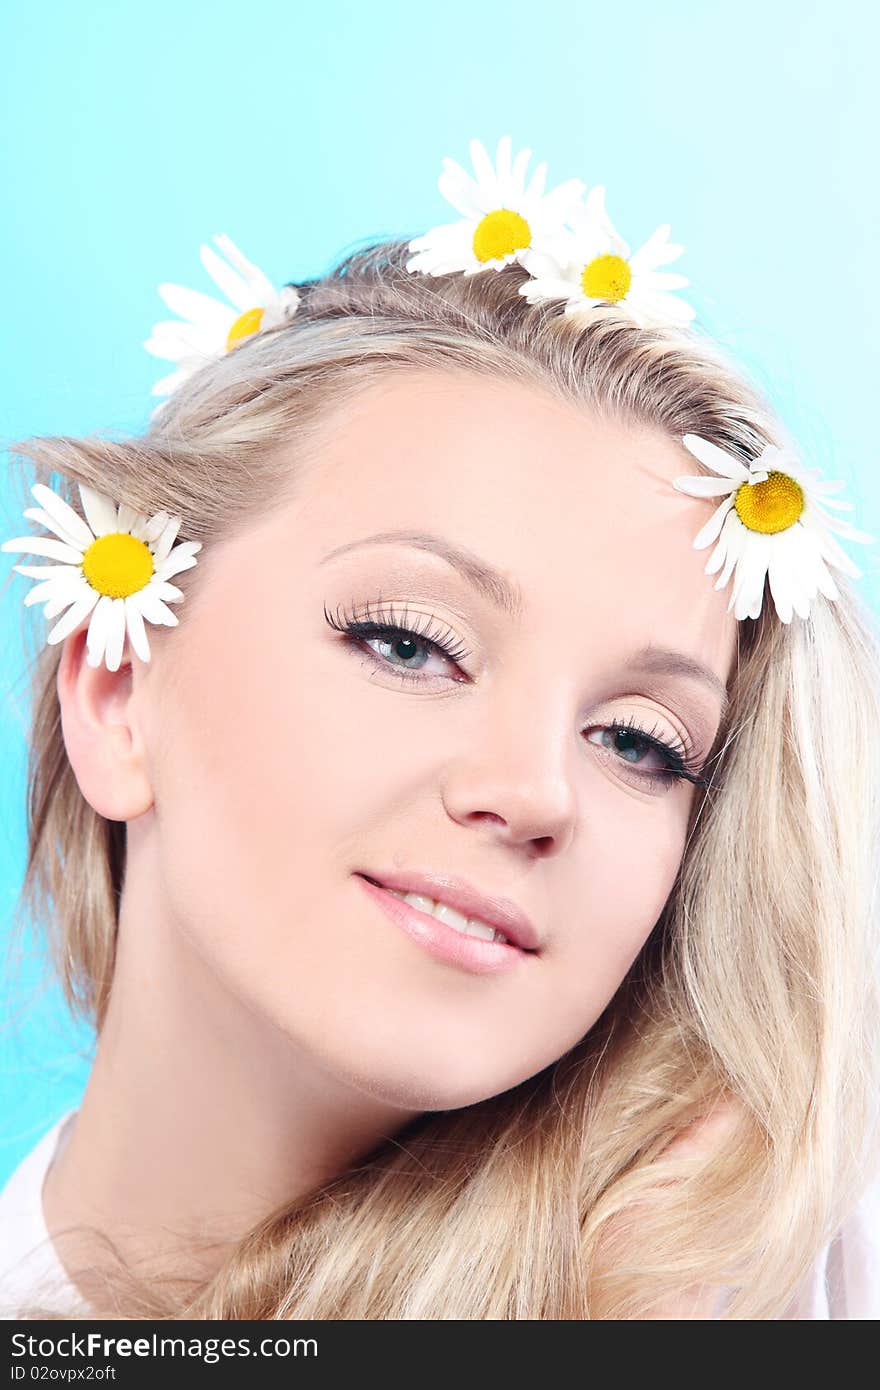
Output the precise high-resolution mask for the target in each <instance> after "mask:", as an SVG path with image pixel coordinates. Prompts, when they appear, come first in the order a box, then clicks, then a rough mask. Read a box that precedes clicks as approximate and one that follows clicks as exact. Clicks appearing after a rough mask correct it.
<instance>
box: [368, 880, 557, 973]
mask: <svg viewBox="0 0 880 1390" xmlns="http://www.w3.org/2000/svg"><path fill="white" fill-rule="evenodd" d="M355 878H357V879H358V880H359V882H360V883H361V884H362V886H363V889H364V892H365V893H367V894H368V895H369V896H370V897H371V898H372V899H373V901H374V902H375V903H376V904H377V905H378V906H379V907H381V908H382V910H383V911H384V912H385V913H386V915H387V916H388V917H390V918H391V921H392V922H394V923H395V925H396V926H398V927H400V928H402V930H403V931H405V932H406V934H407V936H409V937H410V938H411V939H412V940H413V941H415V942H416V944H417V945H419V946H421V947H422V949H423V950H425V951H427V953H428V955H430V956H434V957H435V959H437V960H442V961H445V962H446V963H447V964H449V965H455V966H458V967H459V968H460V969H462V970H469V971H470V972H471V973H472V974H476V975H497V974H500V973H502V972H504V971H506V970H512V969H514V967H516V966H520V967H521V966H523V965H524V964H525V962H526V961H529V960H532V959H533V958H534V959H537V952H536V951H523V950H521V949H520V947H519V946H512V945H508V944H507V943H506V942H503V941H484V940H483V939H482V938H481V937H478V936H465V935H464V934H463V933H462V932H460V931H456V930H455V928H454V927H450V926H449V925H448V924H447V923H446V922H441V921H440V919H439V917H434V916H433V915H432V914H431V913H429V912H420V911H419V909H418V908H417V907H413V906H412V905H411V904H410V903H407V902H404V900H403V899H402V898H396V897H395V896H394V894H393V893H390V892H389V891H388V889H387V888H383V887H382V885H381V884H379V883H373V882H372V881H371V880H370V879H369V878H367V877H366V876H365V875H364V874H355ZM401 891H415V890H401Z"/></svg>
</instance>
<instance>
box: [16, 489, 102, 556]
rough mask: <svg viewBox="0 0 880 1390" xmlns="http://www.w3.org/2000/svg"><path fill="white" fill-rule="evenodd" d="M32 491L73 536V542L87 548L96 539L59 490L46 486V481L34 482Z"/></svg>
mask: <svg viewBox="0 0 880 1390" xmlns="http://www.w3.org/2000/svg"><path fill="white" fill-rule="evenodd" d="M31 492H32V493H33V495H34V497H35V498H36V499H37V501H38V502H40V503H41V504H42V506H43V507H44V508H45V510H46V511H47V512H48V513H49V515H50V516H52V517H54V518H55V520H56V521H57V522H58V523H59V524H60V525H61V526H62V527H63V529H64V530H65V531H66V532H67V535H68V536H70V537H71V538H72V543H74V544H76V545H77V546H79V548H80V549H81V550H87V549H88V547H89V546H90V545H91V543H92V541H93V540H94V536H93V535H92V533H91V531H90V530H89V528H88V526H86V523H85V522H84V521H83V519H82V517H81V516H79V514H78V513H77V512H75V511H74V510H73V507H71V506H70V504H69V503H68V502H65V500H64V498H63V497H59V495H58V493H57V492H53V491H52V489H51V488H50V487H46V485H45V483H34V485H33V487H32V488H31Z"/></svg>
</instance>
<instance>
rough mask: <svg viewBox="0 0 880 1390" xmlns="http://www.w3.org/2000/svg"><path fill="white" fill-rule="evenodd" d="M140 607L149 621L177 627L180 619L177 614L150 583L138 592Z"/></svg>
mask: <svg viewBox="0 0 880 1390" xmlns="http://www.w3.org/2000/svg"><path fill="white" fill-rule="evenodd" d="M138 608H139V609H140V611H141V613H142V614H143V615H144V617H145V618H146V619H147V621H148V622H151V623H158V624H160V625H164V626H165V627H176V626H177V624H178V622H179V621H180V620H179V618H178V616H177V614H176V613H173V612H172V611H171V609H170V608H167V607H166V605H165V604H164V603H163V602H162V600H161V598H159V597H158V595H157V594H156V593H155V592H154V590H153V586H152V584H148V585H147V587H146V588H145V589H141V591H140V593H139V594H138Z"/></svg>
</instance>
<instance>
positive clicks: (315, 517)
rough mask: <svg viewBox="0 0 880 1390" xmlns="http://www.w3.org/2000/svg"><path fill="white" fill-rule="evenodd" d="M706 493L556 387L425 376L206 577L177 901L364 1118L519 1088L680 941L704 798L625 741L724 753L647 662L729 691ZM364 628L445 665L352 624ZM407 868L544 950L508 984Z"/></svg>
mask: <svg viewBox="0 0 880 1390" xmlns="http://www.w3.org/2000/svg"><path fill="white" fill-rule="evenodd" d="M692 471H693V461H692V459H691V457H690V455H689V454H688V453H687V451H686V450H685V449H684V447H683V446H681V445H679V444H676V443H673V442H670V441H669V440H668V439H666V438H665V437H662V436H661V435H659V434H656V433H654V432H652V431H649V430H644V429H636V428H633V427H624V426H622V425H618V424H600V423H597V422H596V421H595V420H594V419H592V418H591V417H590V416H589V415H588V414H587V413H585V412H584V411H583V410H581V409H579V408H577V407H576V406H574V405H567V404H566V403H564V402H561V401H559V400H557V399H555V398H554V397H552V396H550V395H549V394H545V393H544V392H543V391H541V390H539V389H538V388H530V387H525V386H522V385H515V384H512V383H508V382H504V381H501V380H497V381H496V380H489V379H481V378H479V377H476V376H468V375H465V374H457V373H456V374H448V375H443V374H440V373H429V372H421V371H420V372H413V373H408V374H406V375H398V376H392V377H388V378H385V379H384V380H382V381H380V382H379V383H378V384H376V385H375V386H373V387H371V388H370V389H369V390H368V391H367V392H365V393H364V394H363V395H362V396H361V397H360V398H359V399H357V400H356V401H355V402H354V403H350V404H349V405H348V406H347V407H346V408H345V409H344V410H342V411H341V412H340V413H339V414H338V415H337V416H336V417H335V419H334V421H333V423H332V427H329V428H328V429H327V431H326V435H325V439H324V442H323V444H322V445H321V449H320V451H319V456H318V457H317V458H316V460H315V461H314V462H312V463H310V464H309V465H308V466H307V467H306V468H305V470H304V471H303V472H302V473H301V474H300V476H299V479H298V482H297V488H298V496H297V499H296V500H295V501H285V502H284V503H283V504H282V503H279V506H278V508H277V510H276V511H275V512H274V513H272V514H270V515H269V516H267V517H266V519H265V520H264V521H261V522H259V523H258V524H256V525H254V526H253V527H251V528H250V529H249V530H248V531H247V533H246V534H242V535H240V536H237V537H235V538H234V539H232V540H230V541H227V542H225V543H223V544H221V545H215V546H214V547H213V548H212V550H211V552H210V554H209V553H208V551H207V548H206V550H205V551H204V552H202V555H201V556H200V563H202V564H204V565H205V567H206V568H205V571H204V572H203V574H202V575H201V576H200V579H202V580H203V582H204V587H203V588H202V589H201V591H200V592H199V594H198V596H197V597H198V601H197V602H196V597H195V596H194V597H193V600H192V602H191V603H190V604H189V605H187V602H186V600H184V602H183V604H182V605H181V608H180V610H179V613H180V627H179V628H178V629H177V631H176V632H175V634H174V638H173V645H171V646H169V649H168V651H167V652H166V653H164V654H162V653H159V655H160V659H162V658H166V657H167V662H166V666H165V669H164V670H163V671H162V672H161V676H159V675H158V673H157V679H158V682H159V683H158V685H157V687H156V689H157V690H158V691H159V700H158V703H159V704H160V705H161V725H160V722H159V710H158V706H157V710H156V713H155V716H154V723H153V728H152V737H151V740H150V775H151V788H152V794H153V797H154V811H151V812H150V815H151V816H152V817H153V825H152V827H151V833H153V834H155V836H156V837H158V843H157V845H156V846H155V851H156V853H157V856H158V862H159V865H160V890H159V891H160V893H161V895H162V900H163V907H164V910H165V911H166V913H167V919H168V920H169V921H170V922H173V923H174V924H175V930H177V931H179V932H181V933H183V934H184V936H185V938H186V939H187V942H188V945H189V946H191V947H194V948H195V950H196V952H197V954H198V956H199V957H200V958H201V959H202V960H203V962H205V963H206V964H207V965H208V966H209V967H210V969H211V970H212V971H213V972H214V973H215V975H216V976H217V977H219V979H220V981H221V982H222V983H223V985H224V986H225V987H226V988H227V989H228V990H229V991H230V992H232V993H233V994H234V995H235V996H237V997H238V998H239V999H240V1000H241V1001H243V1002H244V1003H245V1004H246V1005H247V1006H248V1008H249V1009H250V1010H251V1011H252V1012H256V1013H257V1014H258V1015H259V1016H261V1017H263V1018H264V1019H265V1020H266V1021H267V1023H268V1022H270V1023H271V1024H272V1025H273V1026H275V1027H277V1028H279V1029H281V1030H282V1031H283V1033H284V1034H286V1035H287V1036H288V1037H289V1038H290V1040H291V1042H293V1043H295V1044H296V1045H297V1046H298V1047H300V1048H303V1049H306V1050H307V1051H308V1052H309V1053H310V1054H311V1055H312V1056H314V1057H315V1059H316V1060H318V1061H319V1062H320V1064H321V1065H322V1067H324V1068H330V1069H332V1071H333V1072H334V1073H335V1074H338V1075H340V1076H344V1077H345V1078H346V1079H347V1080H349V1081H354V1083H355V1084H356V1085H357V1086H358V1087H359V1088H361V1089H363V1090H364V1091H365V1092H368V1093H370V1094H371V1095H374V1096H377V1097H381V1098H383V1099H387V1100H389V1101H390V1102H391V1103H394V1104H400V1105H402V1106H404V1107H406V1108H408V1109H412V1110H433V1109H449V1108H454V1107H457V1106H461V1105H466V1104H471V1103H473V1102H476V1101H478V1100H481V1099H484V1098H486V1097H488V1096H491V1095H494V1094H497V1093H498V1092H501V1091H504V1090H507V1089H508V1088H510V1087H511V1086H514V1085H516V1084H517V1083H519V1082H520V1081H522V1080H524V1079H526V1078H527V1077H529V1076H531V1075H533V1074H534V1073H535V1072H537V1071H539V1070H541V1069H542V1068H543V1067H545V1066H547V1065H548V1064H549V1063H551V1062H552V1061H553V1060H555V1059H556V1058H558V1057H560V1056H561V1055H562V1054H563V1053H564V1052H566V1051H567V1050H568V1049H569V1048H571V1047H572V1046H573V1045H574V1044H575V1043H576V1042H577V1041H578V1039H580V1038H581V1037H582V1036H583V1034H584V1033H586V1032H587V1031H588V1030H589V1028H590V1027H591V1025H592V1024H593V1023H594V1022H595V1020H596V1019H597V1018H598V1016H599V1015H600V1013H601V1012H602V1011H603V1009H604V1008H605V1006H606V1005H607V1004H608V1002H609V1000H610V999H611V998H612V996H613V995H614V993H615V991H616V990H617V988H618V985H619V984H620V982H621V980H622V978H623V976H624V975H625V973H626V971H627V970H628V968H629V966H630V965H631V964H632V962H633V960H634V958H635V957H636V955H637V954H638V952H639V950H640V948H641V947H642V945H643V944H644V942H645V940H646V938H647V937H648V935H649V933H650V932H651V929H652V927H653V926H654V924H655V923H656V921H657V918H658V916H659V914H660V912H661V909H662V908H663V905H664V903H665V901H666V899H667V897H668V895H669V892H670V890H671V887H672V885H673V881H674V879H675V877H676V873H677V871H678V868H679V864H680V861H681V857H682V852H683V849H684V845H685V836H686V830H687V823H688V815H689V811H690V809H691V806H692V801H693V798H694V796H697V795H699V794H700V793H699V792H698V790H697V789H696V788H695V787H694V786H693V785H692V784H690V783H689V782H687V781H685V780H671V779H669V780H665V779H664V778H663V777H662V770H663V769H664V768H665V767H666V766H667V764H666V762H665V760H664V758H663V757H662V756H661V755H660V754H658V753H657V752H655V751H653V750H652V748H651V747H650V745H648V744H646V743H644V742H640V741H639V739H638V738H637V737H635V736H634V734H633V733H632V732H629V733H628V732H626V731H624V732H623V733H622V734H617V735H615V734H614V732H613V731H612V730H610V729H609V728H608V726H609V725H610V724H611V721H612V720H618V721H621V722H622V723H625V724H627V725H635V726H636V728H637V729H640V730H643V731H644V732H646V733H649V734H652V735H653V736H654V737H655V738H657V739H659V740H660V741H661V742H663V743H665V744H667V745H669V746H670V747H671V748H672V749H677V750H683V749H685V750H687V751H689V752H690V754H691V756H692V759H693V760H694V761H695V765H697V766H698V765H699V763H700V761H701V760H702V759H704V758H705V756H706V755H707V753H708V752H709V749H710V747H711V745H712V743H713V740H714V738H715V735H716V732H717V730H718V726H719V723H720V720H721V715H722V700H723V692H722V693H719V692H718V691H717V690H713V688H712V685H711V683H710V682H707V681H703V680H699V679H696V678H695V677H694V676H693V675H688V674H686V673H683V672H681V671H679V672H675V671H661V670H655V671H654V672H653V673H652V672H650V671H649V670H646V669H641V668H639V667H637V666H635V665H631V664H629V663H630V662H631V661H632V659H633V657H634V654H635V653H636V652H638V650H639V649H640V648H643V647H645V646H646V645H648V644H650V645H651V646H652V647H668V648H672V649H674V650H675V651H678V652H681V653H684V654H685V655H686V656H687V657H689V658H692V659H694V660H695V661H697V662H700V663H702V664H703V665H704V666H705V667H707V668H708V671H709V672H710V673H713V674H714V676H715V677H716V678H717V681H718V682H720V684H721V685H722V686H723V685H724V684H725V683H726V681H727V677H728V673H729V670H730V667H731V664H732V660H733V655H734V651H735V643H736V627H735V619H734V618H733V617H732V616H731V615H730V614H728V613H727V611H726V610H727V602H728V598H729V593H728V592H727V591H722V592H716V591H715V590H714V588H713V585H712V581H711V579H710V578H708V577H707V576H706V575H705V574H704V573H703V567H704V565H705V561H706V556H705V553H703V552H697V551H694V549H693V547H692V540H693V537H694V535H695V534H696V531H697V530H698V529H699V526H700V525H701V523H702V522H703V521H704V520H705V519H706V515H707V510H706V506H705V504H701V503H700V502H699V501H697V500H694V499H691V498H687V497H685V496H683V495H682V494H680V493H678V492H676V491H675V489H674V488H673V487H672V486H671V480H672V479H673V478H674V477H677V476H679V475H681V474H685V473H689V472H692ZM398 531H399V532H401V533H414V532H418V533H430V535H431V537H433V539H432V540H431V541H430V542H429V541H428V540H427V539H425V540H423V541H422V542H421V543H419V544H414V543H411V542H409V543H408V542H407V539H406V537H405V535H404V534H401V536H400V538H399V539H397V540H393V539H391V538H390V535H389V533H392V532H398ZM378 535H382V536H383V537H384V539H382V540H381V541H377V540H375V539H373V540H372V541H371V538H375V537H377V536H378ZM453 548H458V549H460V550H462V551H466V552H468V554H469V556H471V557H475V559H476V561H477V562H478V563H479V564H480V565H482V566H485V567H486V568H487V569H488V568H489V567H491V568H492V569H493V570H497V571H498V572H499V574H500V575H501V576H502V577H503V580H504V582H505V583H506V585H507V586H508V587H509V588H510V589H511V590H512V592H513V593H514V594H516V595H517V596H518V612H516V613H513V612H510V611H507V609H506V608H505V607H504V606H502V605H501V603H500V602H498V599H499V596H500V589H501V581H500V580H499V581H498V582H497V583H496V584H495V585H494V586H493V585H491V584H488V583H487V582H486V581H485V580H484V581H483V582H481V583H477V582H474V578H473V572H472V571H470V572H469V569H468V567H467V566H466V565H464V564H458V563H456V561H455V560H454V558H444V555H443V552H444V551H446V552H447V555H448V556H450V557H451V556H452V551H453ZM469 575H470V577H469ZM183 587H184V589H185V587H186V586H185V580H184V583H183ZM365 614H366V616H368V617H369V618H370V619H372V620H374V621H376V622H381V621H382V620H383V619H384V620H385V622H386V623H388V624H391V623H394V624H396V625H397V626H403V627H405V628H407V629H408V630H410V631H415V632H416V633H420V634H428V636H429V638H430V640H427V641H426V640H425V637H424V636H419V637H417V638H416V639H415V640H414V641H413V640H412V639H408V638H407V637H406V636H403V637H401V636H400V635H397V636H396V637H395V636H394V635H393V634H392V635H391V636H388V635H385V636H384V637H369V638H364V637H363V636H361V637H356V638H354V639H352V638H346V636H345V635H344V634H343V633H342V632H340V631H338V630H336V628H334V627H333V626H332V625H331V624H330V622H328V616H329V617H330V618H331V619H332V620H333V621H334V622H336V621H339V622H340V623H344V622H345V621H346V620H348V619H350V618H360V619H363V618H364V617H365ZM434 641H439V642H442V643H444V644H446V645H447V647H449V648H450V649H451V650H452V651H453V652H454V653H455V655H454V656H444V655H443V654H442V653H441V652H440V651H439V650H438V649H437V648H436V647H435V646H433V645H432V643H433V642H434ZM156 646H157V647H158V643H156ZM133 660H134V661H136V660H137V659H136V658H133ZM169 668H170V669H169ZM166 682H167V684H166ZM165 690H167V698H163V695H162V692H164V691H165ZM392 871H413V872H419V873H429V874H435V875H441V876H444V875H445V876H449V877H452V878H456V879H461V880H464V881H465V882H466V883H467V884H468V885H470V886H472V887H473V888H475V889H476V890H477V891H478V892H479V893H481V894H484V895H487V896H490V897H491V896H502V897H505V898H507V899H509V900H512V901H513V902H514V903H515V904H516V905H518V907H519V908H520V909H521V910H522V911H523V912H524V913H525V914H526V915H527V916H528V918H529V919H530V920H531V923H532V924H533V927H534V931H535V933H536V937H537V940H538V942H539V949H538V950H537V951H536V952H533V953H529V954H527V953H524V952H519V951H514V950H512V949H511V948H506V949H505V948H499V947H491V948H487V949H488V952H489V954H490V955H491V956H492V958H493V959H495V958H499V959H500V958H501V955H503V957H504V960H505V961H506V962H507V968H505V969H499V970H491V969H490V970H482V971H481V970H479V969H474V968H468V967H467V966H465V965H463V964H461V963H455V962H454V961H452V960H450V959H448V958H446V957H444V956H442V955H441V956H438V955H436V954H433V953H432V952H431V951H430V950H428V949H427V948H426V946H425V945H424V944H423V943H422V941H420V940H419V939H417V937H416V936H413V935H410V934H409V933H408V932H406V931H404V930H403V929H402V928H401V926H400V925H399V924H398V923H397V922H396V921H394V920H393V919H392V917H391V916H390V915H389V914H388V912H387V911H386V910H385V909H384V908H383V907H382V906H381V905H380V901H379V900H378V899H377V897H376V895H375V894H374V893H371V892H370V890H369V889H368V888H367V886H366V885H365V882H364V879H363V878H362V877H361V875H369V876H371V877H373V878H376V879H379V880H381V879H382V876H383V873H389V874H390V873H391V872H392ZM438 896H439V895H438ZM386 901H387V898H386ZM484 953H485V951H484Z"/></svg>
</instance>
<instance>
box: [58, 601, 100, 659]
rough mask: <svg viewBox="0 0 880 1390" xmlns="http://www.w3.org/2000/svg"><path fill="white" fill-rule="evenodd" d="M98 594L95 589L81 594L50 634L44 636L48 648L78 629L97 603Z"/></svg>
mask: <svg viewBox="0 0 880 1390" xmlns="http://www.w3.org/2000/svg"><path fill="white" fill-rule="evenodd" d="M99 598H100V594H99V593H98V592H97V590H96V589H92V588H89V589H88V592H87V593H84V594H81V595H80V597H79V598H78V599H77V600H76V602H75V603H73V604H72V605H71V607H70V608H69V609H68V611H67V612H66V613H65V615H64V617H63V618H60V619H59V621H58V622H57V623H56V624H55V626H54V627H53V628H52V630H51V631H50V632H48V633H47V634H46V641H47V642H48V643H49V644H50V646H54V645H55V643H56V642H62V641H63V640H64V638H65V637H67V636H68V635H69V634H70V633H71V632H73V630H74V628H77V627H79V625H80V623H81V622H82V620H83V618H86V617H88V615H89V613H91V611H92V609H93V608H94V606H95V604H96V603H97V602H98V599H99Z"/></svg>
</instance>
